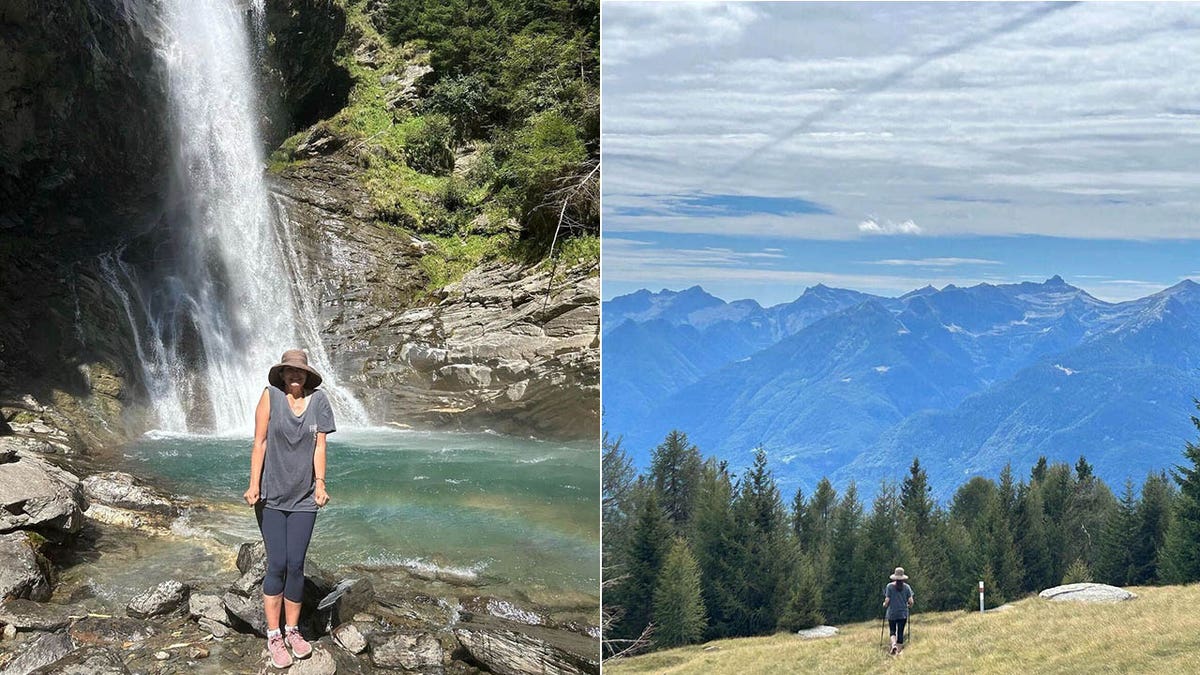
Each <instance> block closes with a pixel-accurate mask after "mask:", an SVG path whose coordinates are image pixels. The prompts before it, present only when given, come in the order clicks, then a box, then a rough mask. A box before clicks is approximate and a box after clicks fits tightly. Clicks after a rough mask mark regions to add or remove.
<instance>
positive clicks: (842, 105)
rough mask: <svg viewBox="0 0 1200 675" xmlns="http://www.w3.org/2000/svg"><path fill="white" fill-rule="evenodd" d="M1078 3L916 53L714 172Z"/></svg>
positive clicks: (1047, 7)
mask: <svg viewBox="0 0 1200 675" xmlns="http://www.w3.org/2000/svg"><path fill="white" fill-rule="evenodd" d="M1076 4H1079V3H1077V2H1049V3H1046V4H1044V5H1042V6H1040V7H1038V8H1036V9H1033V10H1031V11H1029V12H1026V13H1024V14H1022V15H1020V16H1018V17H1016V18H1013V19H1010V20H1008V21H1006V22H1004V23H1002V24H1000V25H999V26H997V27H995V28H993V29H991V30H989V31H987V32H985V33H980V34H977V35H970V36H967V37H966V38H964V39H963V40H960V41H958V42H955V43H953V44H949V45H946V46H945V47H941V48H938V49H935V50H933V51H931V52H929V53H928V54H922V55H920V56H917V57H916V58H915V59H913V60H912V61H911V62H910V63H907V64H905V65H903V66H901V67H899V68H897V69H895V70H893V71H892V72H890V73H886V74H884V75H882V76H880V77H879V78H877V79H875V80H872V81H871V82H868V83H867V84H865V85H863V86H862V87H859V88H858V89H856V90H854V91H852V92H850V93H849V94H847V95H845V96H843V97H842V98H840V99H837V100H834V101H831V102H829V103H827V104H825V105H823V106H821V107H820V108H817V109H816V110H814V111H813V112H811V113H809V114H808V115H805V116H804V118H803V119H801V120H800V122H799V123H797V124H796V125H795V126H793V127H791V128H790V129H788V130H787V131H784V132H783V133H781V134H778V135H777V136H775V137H774V138H772V139H771V140H769V141H767V142H766V143H763V144H762V145H760V146H758V147H757V148H754V149H753V150H751V151H750V152H749V153H747V154H746V155H745V156H744V157H742V158H741V159H739V160H738V161H736V162H734V163H733V164H732V165H730V166H729V167H728V168H726V169H725V170H724V171H722V172H721V173H719V174H717V175H716V176H714V177H713V180H719V179H722V178H727V177H729V176H730V175H731V174H733V173H734V172H736V171H738V170H740V169H741V168H742V167H744V166H746V164H748V163H749V162H750V161H752V160H754V159H756V158H757V157H758V156H759V155H761V154H763V153H764V152H766V151H767V150H770V149H771V148H773V147H775V146H776V145H778V144H779V143H782V142H783V141H786V140H789V139H791V138H792V137H794V136H796V135H797V134H799V133H801V132H803V131H806V130H808V129H809V128H810V127H812V125H814V124H816V123H818V122H821V121H823V120H825V119H827V118H829V117H832V116H833V115H835V114H837V113H839V112H841V111H842V110H845V109H846V108H848V107H850V106H851V105H852V104H854V103H856V102H858V100H859V99H862V98H866V97H868V96H870V95H872V94H876V93H879V92H881V91H883V90H885V89H888V88H890V87H891V86H892V85H894V84H896V83H897V82H899V81H900V80H903V79H904V78H906V77H908V76H909V75H912V74H913V73H914V72H916V71H917V70H919V69H920V68H922V67H923V66H925V65H927V64H929V63H931V62H933V61H937V60H938V59H942V58H945V57H947V56H952V55H954V54H957V53H959V52H961V51H964V50H966V49H969V48H971V47H975V46H978V45H981V44H984V43H986V42H988V41H990V40H992V39H994V38H997V37H999V36H1001V35H1004V34H1005V33H1011V32H1012V31H1014V30H1017V29H1019V28H1023V27H1025V26H1028V25H1029V24H1031V23H1034V22H1036V21H1039V20H1041V19H1043V18H1045V17H1047V16H1049V15H1050V14H1053V13H1055V12H1059V11H1062V10H1064V9H1067V8H1068V7H1070V6H1072V5H1076Z"/></svg>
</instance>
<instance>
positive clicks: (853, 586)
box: [821, 481, 863, 623]
mask: <svg viewBox="0 0 1200 675" xmlns="http://www.w3.org/2000/svg"><path fill="white" fill-rule="evenodd" d="M862 517H863V509H862V504H861V503H860V502H859V501H858V488H857V487H855V485H854V481H850V485H849V486H848V487H847V488H846V492H845V493H844V494H843V495H842V500H841V501H840V502H838V506H837V509H836V510H835V511H834V514H833V532H832V535H831V537H830V547H829V560H828V562H827V563H826V567H825V570H824V571H823V576H824V587H823V589H822V596H821V600H822V604H821V609H822V613H823V614H824V615H825V617H826V618H827V619H828V620H829V621H832V622H835V623H841V622H843V621H845V620H846V619H847V617H850V616H852V608H854V607H856V606H857V605H858V600H859V598H858V597H856V596H857V592H856V591H857V588H858V584H857V580H856V579H855V578H854V576H853V570H854V569H856V567H857V559H856V553H857V550H858V530H859V527H860V525H861V523H862Z"/></svg>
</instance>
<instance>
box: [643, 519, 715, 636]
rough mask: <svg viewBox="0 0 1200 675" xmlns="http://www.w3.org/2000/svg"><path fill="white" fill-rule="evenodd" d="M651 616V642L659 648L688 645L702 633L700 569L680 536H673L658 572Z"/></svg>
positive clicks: (703, 623) (703, 621)
mask: <svg viewBox="0 0 1200 675" xmlns="http://www.w3.org/2000/svg"><path fill="white" fill-rule="evenodd" d="M653 616H654V626H655V630H654V643H655V644H656V645H657V646H659V647H664V648H665V647H677V646H679V645H686V644H691V643H693V642H697V641H699V640H700V638H701V637H702V636H703V635H704V627H705V624H706V617H705V613H704V600H703V599H702V597H701V593H700V569H699V567H697V565H696V560H695V558H693V557H692V552H691V549H689V548H688V545H687V542H686V541H685V540H684V539H682V538H679V537H677V538H676V539H675V542H674V544H673V545H672V546H671V550H670V551H669V552H668V553H667V557H666V560H665V561H664V562H663V566H662V570H661V571H660V572H659V575H658V583H657V585H656V586H655V589H654V615H653Z"/></svg>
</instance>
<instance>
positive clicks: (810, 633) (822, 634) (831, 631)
mask: <svg viewBox="0 0 1200 675" xmlns="http://www.w3.org/2000/svg"><path fill="white" fill-rule="evenodd" d="M837 634H838V629H837V628H836V627H834V626H816V627H813V628H805V629H804V630H799V631H796V635H798V636H799V637H802V638H804V639H806V640H811V639H814V638H827V637H833V636H834V635H837Z"/></svg>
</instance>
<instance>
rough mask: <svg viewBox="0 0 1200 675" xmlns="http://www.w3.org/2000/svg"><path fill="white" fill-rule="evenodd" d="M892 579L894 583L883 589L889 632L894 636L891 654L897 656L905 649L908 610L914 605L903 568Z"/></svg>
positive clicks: (893, 574)
mask: <svg viewBox="0 0 1200 675" xmlns="http://www.w3.org/2000/svg"><path fill="white" fill-rule="evenodd" d="M890 579H891V580H892V582H891V583H889V584H888V585H887V586H884V587H883V606H884V607H885V608H886V609H887V620H888V631H889V632H890V633H891V636H892V648H891V650H890V652H889V653H891V654H892V655H896V654H899V653H900V650H902V649H904V627H905V625H906V624H908V609H909V608H910V607H912V604H913V589H912V586H909V585H908V584H907V583H905V581H906V580H907V579H908V575H907V574H905V573H904V568H903V567H897V568H896V571H895V572H893V573H892V576H891V577H890Z"/></svg>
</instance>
